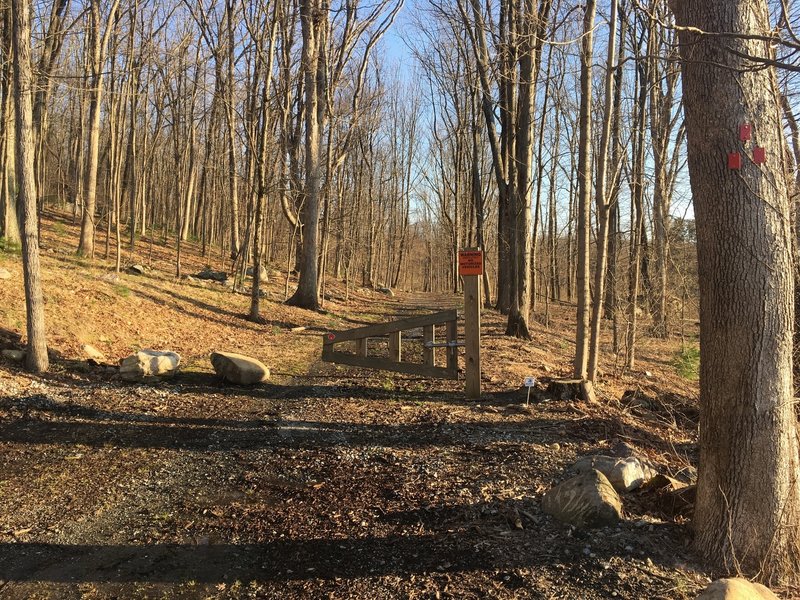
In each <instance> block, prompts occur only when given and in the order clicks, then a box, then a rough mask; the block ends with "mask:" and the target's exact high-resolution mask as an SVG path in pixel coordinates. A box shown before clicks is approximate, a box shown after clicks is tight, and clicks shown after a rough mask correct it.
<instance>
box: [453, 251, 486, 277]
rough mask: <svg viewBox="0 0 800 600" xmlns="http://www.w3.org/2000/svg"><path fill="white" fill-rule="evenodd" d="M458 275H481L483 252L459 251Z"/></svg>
mask: <svg viewBox="0 0 800 600" xmlns="http://www.w3.org/2000/svg"><path fill="white" fill-rule="evenodd" d="M458 274H459V275H462V276H464V275H483V250H459V252H458Z"/></svg>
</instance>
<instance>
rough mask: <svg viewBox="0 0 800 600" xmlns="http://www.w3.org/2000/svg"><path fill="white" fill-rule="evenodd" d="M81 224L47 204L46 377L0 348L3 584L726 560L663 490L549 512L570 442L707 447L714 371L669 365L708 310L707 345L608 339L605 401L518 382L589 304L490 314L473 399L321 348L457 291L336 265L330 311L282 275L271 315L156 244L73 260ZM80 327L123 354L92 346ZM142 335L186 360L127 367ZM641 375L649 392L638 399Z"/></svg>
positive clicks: (497, 592) (20, 590)
mask: <svg viewBox="0 0 800 600" xmlns="http://www.w3.org/2000/svg"><path fill="white" fill-rule="evenodd" d="M77 237H78V236H77V228H76V227H75V226H73V225H72V224H71V221H70V220H69V218H68V217H66V216H63V215H61V216H52V215H50V216H48V217H47V218H45V220H44V222H43V241H42V245H43V255H42V256H43V259H42V260H43V278H44V288H45V296H46V315H47V327H48V338H49V343H50V345H51V347H52V350H53V354H54V361H53V365H52V370H51V372H50V373H48V374H46V375H42V376H32V375H30V374H27V373H25V372H24V371H23V370H21V369H20V368H19V366H18V365H16V364H13V363H10V362H2V360H0V598H47V597H52V598H111V597H117V598H139V597H186V598H208V597H211V598H229V597H232V598H239V597H272V598H321V597H331V598H365V599H367V598H369V599H378V598H437V599H438V598H487V597H494V598H562V599H576V598H586V599H593V598H630V599H643V598H651V599H655V598H664V599H667V598H669V599H672V598H693V597H694V596H695V595H696V593H697V590H698V589H700V588H701V587H703V586H704V585H705V584H707V582H708V581H709V577H710V576H712V575H713V573H710V572H708V571H707V570H705V569H704V568H703V567H702V565H700V564H699V562H698V560H697V558H696V557H694V556H693V554H692V552H691V550H690V543H691V531H690V528H689V526H688V524H687V522H686V521H685V520H681V519H680V518H678V519H671V518H667V517H666V516H665V515H664V514H662V513H660V512H659V511H658V510H657V509H656V508H655V507H654V506H653V505H652V503H650V502H649V501H648V499H647V497H646V496H645V495H642V494H637V493H636V492H634V493H631V494H627V495H625V496H624V498H623V501H624V508H625V520H624V521H622V522H621V523H620V524H619V526H616V527H610V528H605V529H598V530H589V531H581V530H574V529H572V528H570V527H568V526H566V525H563V524H561V523H559V522H557V521H554V520H553V519H552V518H550V517H548V516H546V515H545V514H544V513H543V512H542V510H541V508H540V506H539V503H540V500H541V497H542V494H543V493H544V492H545V491H546V490H547V489H549V488H550V487H551V486H552V485H553V484H554V483H556V482H558V481H559V480H560V479H562V478H563V477H564V471H565V469H566V468H567V467H569V466H570V465H571V464H572V463H573V462H574V461H575V460H576V458H578V457H580V456H582V455H586V454H590V453H597V452H600V453H603V452H605V453H608V452H610V450H611V449H612V448H613V447H614V446H615V445H616V444H618V443H619V442H625V443H627V444H629V445H630V446H632V447H634V448H635V449H636V452H637V453H638V454H639V455H640V456H644V457H648V458H650V459H651V460H652V461H654V462H656V463H658V464H659V465H662V466H663V468H664V469H665V470H667V471H670V472H673V471H675V470H677V469H680V468H681V467H683V466H686V465H687V464H690V463H694V464H696V458H697V457H696V441H697V416H698V411H697V404H696V396H697V384H696V382H694V381H692V380H690V379H686V378H685V377H684V376H685V375H686V372H685V369H680V368H676V365H680V361H678V360H677V359H676V357H678V356H680V351H681V348H682V343H687V344H696V335H697V328H696V323H694V322H692V323H690V324H689V330H690V332H689V334H687V335H688V341H687V340H684V341H682V340H681V339H680V338H673V339H669V340H655V339H651V338H648V337H647V336H644V335H642V336H640V338H639V343H638V347H637V355H638V360H637V370H636V371H635V372H623V371H622V370H621V369H620V368H618V367H615V364H614V363H613V355H612V354H611V353H610V351H609V352H607V353H606V356H610V357H611V362H609V363H607V364H603V365H602V368H603V370H604V376H603V379H602V382H601V384H600V385H599V387H598V396H599V399H600V402H599V403H598V404H593V405H588V404H583V403H576V402H567V401H558V400H548V399H547V398H546V397H543V396H541V395H537V401H536V402H533V403H531V404H530V406H526V396H525V393H524V392H523V391H522V390H521V387H520V386H521V384H522V379H523V377H525V376H527V375H533V376H536V377H537V378H539V379H540V380H542V381H546V379H547V378H549V377H558V376H561V375H563V376H566V375H568V374H569V372H570V361H571V357H572V354H573V349H574V344H573V342H572V335H573V334H572V331H573V325H572V321H573V320H574V317H573V311H574V309H573V308H572V307H570V306H567V305H555V306H552V307H551V315H550V317H551V319H550V324H549V326H548V327H545V326H544V325H542V324H541V323H534V327H533V329H534V331H533V339H532V340H531V341H519V340H512V339H508V338H506V337H504V336H503V335H502V332H503V319H502V318H501V316H500V315H498V314H496V313H494V312H492V311H485V313H484V337H483V357H484V358H483V360H484V372H483V387H484V395H483V397H482V398H481V400H480V401H475V402H469V401H466V400H465V399H464V397H463V392H462V386H463V383H457V382H448V381H439V380H427V379H421V378H418V377H414V376H405V375H394V374H391V373H386V372H371V371H367V370H362V369H355V368H345V367H340V366H334V365H330V364H326V363H322V362H320V360H319V357H320V350H321V343H320V341H321V336H322V334H323V333H325V332H327V331H331V330H339V329H347V328H350V327H355V326H358V325H359V324H362V323H369V322H381V321H385V320H388V319H390V318H392V317H393V316H398V315H408V314H412V313H422V312H426V311H430V310H436V309H441V308H443V307H451V306H455V305H457V304H458V298H456V297H455V296H444V295H439V296H427V295H424V294H420V293H403V292H398V294H397V296H396V297H394V298H387V297H385V296H382V295H380V294H378V293H376V292H373V291H371V290H368V289H361V288H356V289H354V290H352V291H351V292H350V294H349V296H348V297H347V299H346V300H345V297H346V293H345V290H344V288H343V286H342V285H341V284H338V283H336V284H333V285H331V286H330V288H329V290H328V292H329V294H330V296H331V299H330V300H329V301H328V302H326V305H325V311H324V312H311V311H305V310H299V309H295V308H291V307H288V306H285V305H284V304H283V303H282V301H283V298H284V281H283V279H282V277H284V276H285V273H284V274H283V275H281V277H280V278H279V277H272V278H271V281H270V283H269V284H268V286H267V298H266V299H265V300H264V301H263V303H262V314H263V315H264V316H265V317H266V322H265V323H263V324H256V323H252V322H249V321H247V320H246V319H245V318H244V315H245V314H246V313H247V309H248V306H249V297H248V296H247V295H245V294H242V293H234V292H232V291H231V290H230V289H226V288H225V287H224V286H222V285H220V284H216V283H207V284H204V283H200V282H197V281H194V282H190V281H187V280H180V281H178V280H176V279H175V278H174V277H173V274H174V264H173V263H174V256H173V254H172V251H170V250H169V249H168V248H167V247H166V245H165V244H161V243H159V241H158V240H156V241H155V243H153V244H149V243H148V240H146V239H142V240H140V241H139V242H138V246H137V252H136V253H135V254H134V255H133V256H129V254H128V252H127V251H126V252H125V254H124V261H123V265H128V264H132V263H140V264H144V265H145V266H148V267H149V269H148V270H147V272H146V273H145V274H144V275H141V276H138V275H132V274H124V273H123V274H122V275H120V276H119V277H115V276H114V275H113V266H112V263H111V262H110V261H106V260H103V259H101V258H99V257H98V258H95V259H94V260H84V259H79V258H77V257H76V256H75V254H74V241H75V240H77ZM98 237H99V241H100V248H99V251H100V253H102V251H103V246H102V243H103V236H102V234H100V235H99V236H98ZM183 252H184V260H183V270H184V272H185V273H195V272H197V271H199V270H201V268H202V267H203V266H204V265H205V263H206V262H208V259H204V258H202V257H201V256H200V255H199V249H198V247H197V244H192V243H189V244H186V245H185V247H184V250H183ZM112 253H113V248H112ZM99 255H100V254H99ZM213 263H214V264H213V265H212V266H214V267H215V268H219V267H220V266H221V259H220V258H219V257H215V258H214V259H213ZM0 267H2V268H5V269H7V270H9V271H10V272H11V279H10V280H6V281H0V348H19V347H22V342H23V341H24V339H23V338H24V321H25V313H24V296H23V290H22V268H21V264H20V258H19V256H18V255H17V254H15V253H14V252H5V253H3V252H0ZM271 273H272V274H273V275H278V274H277V273H276V272H275V271H274V270H272V271H271ZM290 285H292V284H290ZM301 327H302V328H305V329H302V330H301V329H298V328H301ZM84 344H91V345H92V346H94V347H95V348H97V349H98V350H100V351H101V352H102V353H103V354H105V356H106V357H107V360H106V361H100V363H101V364H97V363H94V362H92V361H87V360H86V356H85V355H84V351H83V346H84ZM140 348H155V349H167V350H174V351H176V352H179V353H180V354H181V355H182V358H183V361H182V370H181V372H180V373H179V374H178V375H177V376H176V377H175V378H173V379H172V380H169V381H165V382H163V383H158V384H153V385H137V384H127V383H124V382H121V381H119V380H118V378H117V376H116V374H115V369H114V368H112V367H113V365H115V364H117V362H118V361H119V359H121V358H123V357H124V356H126V355H128V354H130V353H131V352H132V351H135V350H137V349H140ZM213 350H227V351H235V352H241V353H244V354H248V355H251V356H254V357H256V358H259V359H261V360H262V361H264V362H265V363H266V364H268V365H270V366H271V367H272V380H271V381H270V383H269V384H265V385H260V386H257V387H254V388H250V389H248V388H240V387H235V386H230V385H227V384H224V383H222V382H220V381H219V380H217V379H216V377H215V376H214V374H213V370H212V368H211V365H210V363H209V361H208V354H209V352H211V351H213ZM103 363H105V364H103ZM645 372H647V373H645ZM626 390H639V391H640V392H642V393H645V394H647V395H648V396H649V397H650V399H651V401H650V402H649V403H648V404H646V405H643V404H641V403H635V404H633V405H629V404H626V403H625V402H621V401H620V399H621V397H622V395H623V393H624V392H625V391H626Z"/></svg>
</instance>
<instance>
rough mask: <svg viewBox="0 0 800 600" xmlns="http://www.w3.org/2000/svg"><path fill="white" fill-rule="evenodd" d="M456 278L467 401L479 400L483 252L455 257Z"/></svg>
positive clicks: (467, 250) (477, 251)
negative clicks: (461, 296)
mask: <svg viewBox="0 0 800 600" xmlns="http://www.w3.org/2000/svg"><path fill="white" fill-rule="evenodd" d="M458 274H459V275H461V277H463V278H464V361H465V376H466V386H465V388H466V389H465V391H466V395H467V398H468V399H470V400H476V399H478V398H480V397H481V286H480V278H481V275H483V251H482V250H479V249H477V248H469V249H466V250H461V251H459V253H458Z"/></svg>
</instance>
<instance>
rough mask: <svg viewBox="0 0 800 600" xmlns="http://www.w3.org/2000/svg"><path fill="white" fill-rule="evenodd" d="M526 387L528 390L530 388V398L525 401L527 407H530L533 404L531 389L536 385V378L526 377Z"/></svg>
mask: <svg viewBox="0 0 800 600" xmlns="http://www.w3.org/2000/svg"><path fill="white" fill-rule="evenodd" d="M524 385H525V387H526V388H528V397H527V398H526V399H525V406H530V404H531V388H532V387H533V386H535V385H536V378H535V377H526V378H525V384H524Z"/></svg>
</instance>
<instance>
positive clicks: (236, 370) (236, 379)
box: [211, 352, 269, 385]
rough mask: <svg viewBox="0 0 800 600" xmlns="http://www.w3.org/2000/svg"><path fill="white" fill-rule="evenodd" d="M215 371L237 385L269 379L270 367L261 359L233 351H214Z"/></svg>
mask: <svg viewBox="0 0 800 600" xmlns="http://www.w3.org/2000/svg"><path fill="white" fill-rule="evenodd" d="M211 364H212V365H213V366H214V371H216V373H217V375H219V376H220V377H222V379H224V380H225V381H228V382H230V383H233V384H235V385H253V384H255V383H261V382H262V381H266V380H267V379H269V368H268V367H267V366H266V365H264V363H262V362H261V361H259V360H256V359H255V358H251V357H249V356H245V355H244V354H235V353H233V352H212V353H211Z"/></svg>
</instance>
